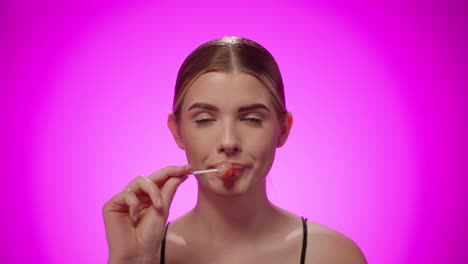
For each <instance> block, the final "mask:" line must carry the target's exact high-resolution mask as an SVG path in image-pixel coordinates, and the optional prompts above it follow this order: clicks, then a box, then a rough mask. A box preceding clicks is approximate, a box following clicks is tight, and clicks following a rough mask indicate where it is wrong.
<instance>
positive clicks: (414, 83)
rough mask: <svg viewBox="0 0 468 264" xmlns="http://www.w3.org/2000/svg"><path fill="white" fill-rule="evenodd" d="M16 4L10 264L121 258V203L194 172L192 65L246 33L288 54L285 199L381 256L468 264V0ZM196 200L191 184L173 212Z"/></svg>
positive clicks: (7, 8) (276, 181) (6, 18)
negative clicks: (109, 206)
mask: <svg viewBox="0 0 468 264" xmlns="http://www.w3.org/2000/svg"><path fill="white" fill-rule="evenodd" d="M1 5H2V6H1V9H0V12H1V13H0V14H1V28H0V30H1V35H2V41H1V44H0V47H1V48H2V54H1V55H2V60H1V61H2V68H1V74H2V83H3V84H1V91H2V101H3V103H2V105H1V107H2V111H1V112H2V116H3V119H4V120H3V122H2V125H4V129H2V141H3V143H2V146H3V147H2V148H3V149H4V150H5V151H4V153H3V160H4V163H3V164H2V171H3V172H4V174H3V178H2V179H3V180H2V183H3V186H4V187H3V191H2V193H1V195H2V197H1V198H2V202H1V203H0V204H1V210H2V218H1V224H2V227H3V229H4V230H3V231H2V239H1V247H0V248H1V251H0V254H1V255H0V257H1V259H0V262H2V263H54V264H55V263H57V264H58V263H105V261H106V257H107V244H106V241H105V232H104V226H103V221H102V215H101V210H102V206H103V204H104V203H105V201H106V200H108V199H109V198H110V197H111V196H112V195H114V194H115V193H117V192H119V191H120V190H121V189H122V188H123V187H124V186H125V185H126V184H127V183H128V182H129V181H130V180H131V179H133V178H134V177H135V176H136V175H138V174H149V173H151V172H153V171H155V170H158V169H159V168H161V167H163V166H166V165H173V164H183V163H184V162H185V156H184V153H183V152H182V151H180V150H179V149H178V148H177V147H176V145H175V143H174V142H173V140H172V138H171V135H170V133H169V131H168V130H167V129H166V117H167V114H168V113H169V111H170V109H171V101H172V93H173V87H174V83H175V78H176V74H177V70H178V68H179V66H180V64H181V63H182V61H183V59H184V58H185V57H186V56H187V55H188V53H189V52H190V51H191V50H193V49H194V48H195V47H196V46H198V45H199V44H201V43H203V42H205V41H207V40H211V39H213V38H217V37H220V36H224V35H239V36H245V37H248V38H252V39H254V40H256V41H258V42H260V43H261V44H262V45H264V46H265V47H266V48H267V49H269V50H270V51H271V52H272V53H273V55H274V56H275V58H276V59H277V61H278V62H279V65H280V68H281V71H282V73H283V77H284V81H285V85H286V95H287V106H288V108H289V109H290V111H292V113H293V114H294V117H295V123H294V127H293V130H292V133H291V136H290V140H289V141H288V142H287V144H286V146H285V147H283V148H282V149H279V150H278V155H277V159H276V161H275V162H276V163H275V165H274V167H273V169H272V171H271V173H270V175H269V176H268V192H269V196H270V198H271V200H272V201H274V202H275V203H277V204H278V205H280V206H282V207H284V208H287V209H289V210H290V211H292V212H294V213H296V214H299V215H304V216H306V217H308V218H309V219H310V220H313V221H317V222H319V223H323V224H325V225H328V226H330V227H332V228H334V229H336V230H338V231H340V232H342V233H344V234H346V235H348V236H349V237H351V238H352V239H354V240H355V241H356V243H357V244H358V245H359V246H360V247H361V248H362V250H363V251H364V253H365V255H366V256H367V258H368V261H369V263H384V264H390V263H466V262H464V261H463V260H466V258H467V253H465V251H466V246H465V245H464V244H466V242H467V241H466V235H467V232H466V227H465V222H466V220H467V219H466V210H467V206H466V199H465V197H464V190H465V189H466V180H465V176H466V166H465V163H464V162H466V160H464V159H466V158H465V157H464V156H463V155H464V154H462V152H464V150H465V147H466V139H465V134H464V133H465V132H466V113H465V105H466V88H467V82H466V70H467V65H466V59H467V57H466V45H467V42H466V37H467V35H466V33H467V23H466V22H467V21H466V18H465V14H466V11H467V9H466V7H465V5H464V4H463V3H462V1H459V2H454V1H417V2H415V1H412V2H405V3H403V2H402V3H394V2H392V1H388V2H379V3H376V2H374V1H357V2H354V3H350V2H347V1H339V0H337V1H289V2H286V1H284V2H281V1H235V2H232V1H228V2H219V1H203V2H198V1H197V3H192V2H190V1H151V2H150V1H145V2H138V3H132V1H128V2H124V1H76V2H74V1H73V2H68V1H66V3H65V1H64V2H63V3H62V1H28V0H21V1H13V0H12V1H6V2H5V1H3V2H2V4H1ZM195 197H196V184H195V180H193V179H189V180H188V181H187V182H186V183H184V184H183V186H181V187H180V189H179V191H178V193H177V195H176V198H175V200H174V204H173V207H172V211H171V215H170V218H171V219H173V218H175V217H177V216H180V215H181V214H183V213H184V212H185V211H187V210H189V209H190V208H191V207H192V206H193V205H194V200H195ZM311 246H313V245H311Z"/></svg>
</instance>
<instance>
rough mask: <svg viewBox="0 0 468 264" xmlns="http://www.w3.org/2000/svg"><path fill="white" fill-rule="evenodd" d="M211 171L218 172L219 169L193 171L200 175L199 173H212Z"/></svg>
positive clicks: (194, 173)
mask: <svg viewBox="0 0 468 264" xmlns="http://www.w3.org/2000/svg"><path fill="white" fill-rule="evenodd" d="M210 172H218V169H209V170H197V171H192V174H193V175H198V174H204V173H210Z"/></svg>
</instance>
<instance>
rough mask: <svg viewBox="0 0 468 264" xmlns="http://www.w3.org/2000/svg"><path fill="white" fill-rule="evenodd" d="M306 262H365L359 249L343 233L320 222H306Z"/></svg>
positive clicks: (364, 263) (357, 263) (359, 263)
mask: <svg viewBox="0 0 468 264" xmlns="http://www.w3.org/2000/svg"><path fill="white" fill-rule="evenodd" d="M307 231H308V243H307V254H306V263H310V264H312V263H330V264H335V263H336V264H340V263H343V264H344V263H347V264H352V263H355V264H366V263H367V261H366V258H365V257H364V254H363V253H362V251H361V249H360V248H359V247H358V246H357V245H356V243H354V241H352V240H351V239H350V238H348V237H346V236H345V235H343V234H341V233H339V232H337V231H335V230H333V229H331V228H329V227H326V226H323V225H320V224H317V223H314V222H310V221H308V222H307Z"/></svg>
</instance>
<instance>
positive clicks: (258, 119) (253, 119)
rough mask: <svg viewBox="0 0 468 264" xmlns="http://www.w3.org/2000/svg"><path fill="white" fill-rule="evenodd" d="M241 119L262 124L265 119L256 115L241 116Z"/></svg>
mask: <svg viewBox="0 0 468 264" xmlns="http://www.w3.org/2000/svg"><path fill="white" fill-rule="evenodd" d="M241 121H247V122H249V123H253V124H257V125H260V124H262V122H263V119H262V118H259V117H256V116H246V117H243V118H241Z"/></svg>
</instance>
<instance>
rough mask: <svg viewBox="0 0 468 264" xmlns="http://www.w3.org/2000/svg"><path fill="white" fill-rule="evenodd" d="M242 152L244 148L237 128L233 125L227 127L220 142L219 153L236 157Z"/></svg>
mask: <svg viewBox="0 0 468 264" xmlns="http://www.w3.org/2000/svg"><path fill="white" fill-rule="evenodd" d="M240 152H242V148H241V145H240V144H239V138H238V135H237V133H236V131H235V128H234V127H233V126H232V125H225V126H224V127H223V132H222V135H221V139H220V142H219V146H218V153H221V154H225V155H228V156H235V155H236V154H237V153H240Z"/></svg>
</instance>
